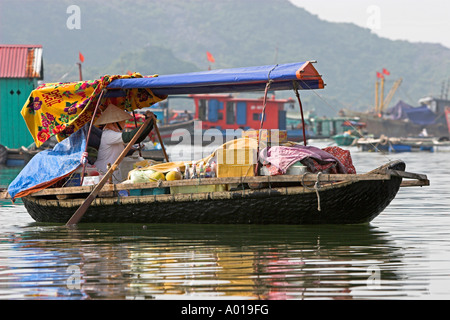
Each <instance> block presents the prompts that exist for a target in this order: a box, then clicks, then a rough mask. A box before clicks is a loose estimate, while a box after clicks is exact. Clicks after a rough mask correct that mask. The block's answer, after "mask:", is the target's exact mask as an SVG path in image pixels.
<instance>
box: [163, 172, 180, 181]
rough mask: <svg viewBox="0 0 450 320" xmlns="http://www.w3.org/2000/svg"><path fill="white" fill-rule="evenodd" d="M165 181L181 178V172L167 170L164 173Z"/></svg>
mask: <svg viewBox="0 0 450 320" xmlns="http://www.w3.org/2000/svg"><path fill="white" fill-rule="evenodd" d="M166 180H167V181H174V180H181V173H179V172H178V171H169V172H167V174H166Z"/></svg>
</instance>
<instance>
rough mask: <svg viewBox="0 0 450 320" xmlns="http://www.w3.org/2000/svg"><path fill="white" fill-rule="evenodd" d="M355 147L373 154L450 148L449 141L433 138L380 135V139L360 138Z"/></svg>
mask: <svg viewBox="0 0 450 320" xmlns="http://www.w3.org/2000/svg"><path fill="white" fill-rule="evenodd" d="M356 145H357V146H358V147H359V148H360V149H361V150H362V151H375V152H378V151H379V152H415V151H427V152H433V151H435V150H437V149H443V148H445V149H447V148H450V141H448V140H446V139H437V138H433V137H415V138H411V137H409V138H396V137H386V136H384V135H382V136H381V137H380V138H361V139H358V140H357V142H356Z"/></svg>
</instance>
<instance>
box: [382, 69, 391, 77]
mask: <svg viewBox="0 0 450 320" xmlns="http://www.w3.org/2000/svg"><path fill="white" fill-rule="evenodd" d="M383 73H384V74H385V75H387V76H388V75H390V74H391V73H390V72H389V71H387V70H386V69H383Z"/></svg>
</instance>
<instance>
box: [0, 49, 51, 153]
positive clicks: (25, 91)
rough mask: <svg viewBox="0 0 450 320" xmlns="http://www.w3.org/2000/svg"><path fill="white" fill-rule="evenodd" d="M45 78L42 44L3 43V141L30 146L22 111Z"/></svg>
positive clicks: (0, 71)
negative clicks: (38, 83)
mask: <svg viewBox="0 0 450 320" xmlns="http://www.w3.org/2000/svg"><path fill="white" fill-rule="evenodd" d="M43 77H44V63H43V57H42V46H41V45H0V144H1V145H3V146H5V147H7V148H10V149H13V148H20V147H21V146H25V147H27V146H29V145H30V144H31V143H33V138H32V136H31V135H30V134H29V132H28V129H27V126H26V125H25V121H24V120H23V117H22V115H21V114H20V111H21V110H22V107H23V105H24V104H25V102H26V99H27V98H28V97H29V95H30V92H31V91H32V90H34V89H35V88H36V87H37V82H38V80H42V79H43Z"/></svg>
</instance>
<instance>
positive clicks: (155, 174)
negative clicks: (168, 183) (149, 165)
mask: <svg viewBox="0 0 450 320" xmlns="http://www.w3.org/2000/svg"><path fill="white" fill-rule="evenodd" d="M149 178H150V181H159V180H166V178H165V177H164V173H161V172H158V171H155V172H153V173H152V174H151V175H150V176H149Z"/></svg>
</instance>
